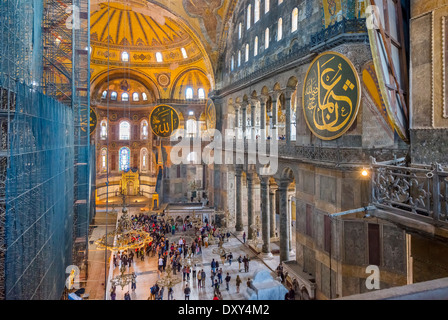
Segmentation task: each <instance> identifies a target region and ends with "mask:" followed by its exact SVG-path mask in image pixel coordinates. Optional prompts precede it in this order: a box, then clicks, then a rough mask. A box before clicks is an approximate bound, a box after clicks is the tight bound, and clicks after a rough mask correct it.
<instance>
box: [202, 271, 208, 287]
mask: <svg viewBox="0 0 448 320" xmlns="http://www.w3.org/2000/svg"><path fill="white" fill-rule="evenodd" d="M206 276H207V274H206V273H205V271H204V269H202V270H201V279H202V288H205V278H206Z"/></svg>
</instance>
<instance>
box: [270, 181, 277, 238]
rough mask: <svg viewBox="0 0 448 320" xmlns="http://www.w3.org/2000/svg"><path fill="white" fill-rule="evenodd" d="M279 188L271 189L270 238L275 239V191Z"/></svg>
mask: <svg viewBox="0 0 448 320" xmlns="http://www.w3.org/2000/svg"><path fill="white" fill-rule="evenodd" d="M276 190H277V187H274V186H271V187H270V188H269V204H270V206H269V236H270V237H271V238H275V204H276V202H275V191H276Z"/></svg>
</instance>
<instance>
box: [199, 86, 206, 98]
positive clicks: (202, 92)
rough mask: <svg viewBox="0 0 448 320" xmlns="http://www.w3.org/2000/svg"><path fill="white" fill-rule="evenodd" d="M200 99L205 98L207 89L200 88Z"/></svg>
mask: <svg viewBox="0 0 448 320" xmlns="http://www.w3.org/2000/svg"><path fill="white" fill-rule="evenodd" d="M198 99H205V90H204V89H202V88H199V89H198Z"/></svg>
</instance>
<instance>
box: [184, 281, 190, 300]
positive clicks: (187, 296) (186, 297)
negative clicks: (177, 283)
mask: <svg viewBox="0 0 448 320" xmlns="http://www.w3.org/2000/svg"><path fill="white" fill-rule="evenodd" d="M190 292H191V289H190V287H189V286H188V283H187V284H186V285H185V289H184V294H185V300H190Z"/></svg>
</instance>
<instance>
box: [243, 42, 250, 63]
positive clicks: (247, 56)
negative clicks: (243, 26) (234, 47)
mask: <svg viewBox="0 0 448 320" xmlns="http://www.w3.org/2000/svg"><path fill="white" fill-rule="evenodd" d="M244 60H245V61H246V62H247V61H249V44H248V43H246V56H245V58H244Z"/></svg>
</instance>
